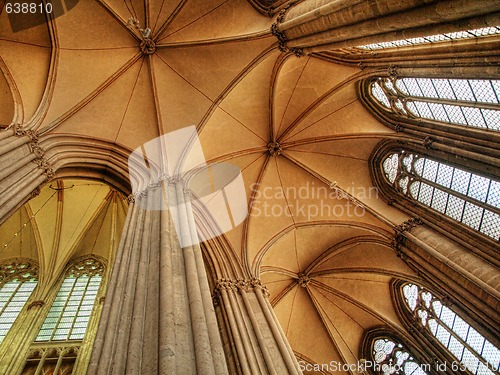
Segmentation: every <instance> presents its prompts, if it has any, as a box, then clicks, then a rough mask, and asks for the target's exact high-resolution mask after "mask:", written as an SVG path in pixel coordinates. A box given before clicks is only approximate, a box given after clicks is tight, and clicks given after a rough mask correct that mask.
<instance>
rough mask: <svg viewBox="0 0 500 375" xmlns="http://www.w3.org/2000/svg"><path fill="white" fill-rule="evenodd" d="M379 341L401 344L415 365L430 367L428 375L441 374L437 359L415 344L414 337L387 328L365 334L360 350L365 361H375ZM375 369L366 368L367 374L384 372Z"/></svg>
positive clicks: (383, 327)
mask: <svg viewBox="0 0 500 375" xmlns="http://www.w3.org/2000/svg"><path fill="white" fill-rule="evenodd" d="M378 339H388V340H390V341H393V342H394V343H396V344H400V345H401V346H402V348H401V349H402V350H404V351H406V352H408V353H409V354H410V356H411V357H412V360H413V361H414V362H415V363H417V364H418V365H424V364H425V365H427V364H428V365H429V366H428V367H429V368H426V369H425V372H426V373H427V374H428V375H438V374H439V372H437V371H436V370H435V363H436V362H435V361H436V357H435V356H434V355H433V354H432V353H429V352H427V351H424V350H422V347H421V345H419V343H418V342H415V340H413V338H412V337H410V336H407V335H405V334H404V333H402V332H396V331H395V330H393V329H392V328H389V327H386V326H379V327H374V328H370V329H368V330H367V331H366V332H365V333H364V335H363V340H362V342H361V348H360V351H361V356H362V358H363V359H364V360H366V361H373V362H374V361H375V359H374V358H373V346H374V343H375V341H376V340H378ZM373 367H374V366H373V365H372V366H366V368H365V372H366V373H367V374H370V375H380V374H382V372H379V371H374V368H373ZM447 373H450V372H447ZM399 374H401V373H399ZM441 374H442V372H441ZM401 375H404V374H401Z"/></svg>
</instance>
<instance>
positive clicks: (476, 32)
mask: <svg viewBox="0 0 500 375" xmlns="http://www.w3.org/2000/svg"><path fill="white" fill-rule="evenodd" d="M494 34H500V26H492V27H483V28H480V29H473V30H467V31H458V32H453V33H446V34H436V35H429V36H425V37H417V38H409V39H401V40H394V41H391V42H380V43H373V44H366V45H363V46H358V47H357V48H361V49H366V50H377V49H383V48H394V47H400V46H411V45H416V44H425V43H438V42H444V41H449V40H455V39H468V38H477V37H482V36H488V35H494Z"/></svg>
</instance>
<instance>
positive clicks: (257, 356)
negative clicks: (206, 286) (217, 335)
mask: <svg viewBox="0 0 500 375" xmlns="http://www.w3.org/2000/svg"><path fill="white" fill-rule="evenodd" d="M214 299H215V301H216V304H217V306H218V308H217V312H218V314H219V316H220V321H224V322H225V325H226V330H227V333H228V336H229V337H228V340H229V342H230V343H229V344H230V345H228V346H230V347H233V348H234V352H235V353H236V355H235V356H234V357H235V359H234V360H233V361H232V362H233V363H232V365H233V366H231V367H232V372H234V373H238V374H244V375H247V374H248V375H253V374H276V375H278V374H301V373H302V371H301V370H300V367H299V364H298V362H297V359H296V358H295V355H294V353H293V351H292V349H291V347H290V345H289V344H288V340H287V338H286V336H285V334H284V332H283V330H282V329H281V326H280V324H279V322H278V319H277V318H276V316H275V314H274V311H273V308H272V306H271V304H270V302H269V300H268V293H267V290H266V289H265V287H263V286H262V285H261V283H260V281H259V280H257V279H250V280H244V279H238V280H229V279H220V280H218V281H217V282H216V284H215V288H214Z"/></svg>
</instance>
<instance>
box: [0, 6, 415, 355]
mask: <svg viewBox="0 0 500 375" xmlns="http://www.w3.org/2000/svg"><path fill="white" fill-rule="evenodd" d="M145 3H146V4H147V5H148V6H147V8H146V9H145V8H144V7H143V6H142V4H143V2H142V1H132V2H128V3H127V5H128V6H127V5H126V3H125V2H123V1H120V0H108V1H104V0H95V1H94V0H88V1H87V0H82V1H80V2H79V3H78V4H77V5H76V6H75V7H74V8H73V9H71V10H70V11H68V12H67V13H66V14H65V15H63V16H60V17H58V18H56V19H54V20H53V21H52V22H50V23H49V24H43V25H40V26H37V27H34V28H31V29H27V30H24V31H21V32H18V33H12V31H11V30H10V26H9V23H8V22H9V21H8V17H7V15H6V14H5V12H3V13H2V14H0V69H1V71H2V73H3V74H2V75H0V95H1V98H0V103H1V104H0V106H1V107H0V126H2V127H4V128H5V127H8V126H11V127H12V126H15V125H22V126H24V127H25V128H27V129H30V130H34V131H36V132H37V134H38V139H39V141H38V142H39V144H40V145H41V147H42V148H44V149H45V156H44V157H45V158H47V160H49V161H52V163H53V164H54V165H56V166H58V168H55V177H54V179H55V180H57V179H58V178H60V177H66V178H69V177H71V178H75V179H93V180H95V179H100V180H101V181H106V182H109V183H110V184H111V185H112V186H114V188H117V189H118V190H121V191H120V193H121V194H123V195H126V194H128V193H130V191H128V190H127V187H126V186H124V184H123V182H122V181H116V180H114V178H113V176H114V174H113V173H116V174H120V173H121V174H122V175H123V172H122V171H119V172H116V171H114V168H115V165H114V164H113V162H111V161H109V163H108V162H107V158H109V160H111V158H112V154H113V152H115V151H116V150H117V149H119V150H122V151H123V153H125V154H126V153H127V152H131V151H132V150H134V149H136V148H137V147H139V146H141V145H142V144H143V143H145V142H147V141H149V140H151V139H153V138H155V137H158V136H159V135H162V134H166V133H168V132H171V131H174V130H177V129H180V128H183V127H186V126H190V125H196V126H197V129H198V132H199V136H200V140H201V142H202V146H203V150H204V153H205V157H206V159H207V161H208V162H215V161H228V162H230V163H232V164H235V165H237V166H238V167H239V168H240V169H241V171H242V174H243V178H244V181H245V187H246V193H247V200H248V203H249V217H248V219H247V220H246V221H245V222H244V223H243V224H241V225H240V226H238V227H237V228H235V229H234V230H232V231H231V232H228V233H226V234H225V235H224V240H225V241H226V242H225V243H226V245H227V246H226V249H225V252H226V253H225V257H226V259H221V262H228V264H229V263H231V262H232V263H231V266H230V267H229V266H228V267H227V268H231V269H232V270H233V271H232V272H231V274H224V273H223V272H219V271H216V272H219V273H216V274H210V275H209V278H211V280H213V281H215V280H217V279H220V278H224V277H230V278H234V279H236V278H243V279H250V278H259V279H261V280H262V282H263V284H264V285H266V286H267V288H268V290H269V292H270V301H271V304H272V305H273V307H274V309H275V312H276V315H277V317H278V319H279V321H280V323H281V325H282V327H283V330H284V331H285V333H286V335H287V337H288V339H289V342H290V345H291V347H292V349H293V350H294V352H295V354H296V356H297V357H298V358H299V359H303V360H305V361H308V362H311V363H328V362H329V361H331V360H335V361H339V362H354V361H356V360H357V359H359V358H360V356H361V353H360V345H361V341H362V336H363V333H364V332H365V330H366V329H368V328H370V327H375V326H380V325H387V326H391V327H393V328H394V329H395V330H398V329H401V330H403V327H402V324H401V322H400V321H399V319H398V317H397V314H396V311H395V309H394V307H393V302H392V299H391V295H390V281H391V279H392V278H393V277H401V278H405V279H409V280H414V281H418V280H419V276H417V275H416V274H415V272H414V271H412V270H411V269H410V268H409V267H408V266H407V265H406V264H405V263H404V262H403V260H402V259H401V258H399V257H398V256H397V254H396V252H395V251H394V250H393V248H392V247H391V239H392V237H393V233H392V228H393V226H394V225H397V224H400V223H401V222H403V221H405V220H406V219H408V216H406V215H404V214H403V213H401V212H399V211H398V210H396V209H394V208H391V207H390V206H388V205H386V204H385V203H384V202H383V201H382V200H381V199H379V198H378V197H377V195H376V193H375V191H374V190H373V184H372V181H371V178H370V170H369V164H368V159H369V156H370V154H371V153H372V150H373V149H374V147H375V145H376V144H377V143H379V142H380V141H381V140H384V139H391V138H395V132H394V131H392V130H391V129H389V128H387V127H385V126H384V125H383V124H382V123H380V122H379V121H377V120H376V119H375V118H374V117H373V116H372V115H370V114H369V112H368V111H367V110H366V109H365V108H364V107H363V105H362V104H361V103H360V101H359V100H358V97H357V94H356V88H355V83H356V82H357V81H358V80H359V79H361V78H363V77H365V75H366V73H365V72H364V71H363V70H362V69H361V68H357V67H352V66H346V65H340V64H336V63H333V62H331V61H327V60H325V59H321V58H318V57H313V56H304V57H300V58H298V57H296V56H295V55H293V54H291V53H283V52H281V51H280V50H279V49H278V45H277V42H276V39H275V38H274V37H273V36H272V35H271V33H270V27H271V24H272V22H273V19H271V18H269V17H266V16H263V15H262V14H260V13H258V12H257V11H256V10H255V9H254V8H253V7H252V6H251V4H250V3H249V2H248V1H246V0H229V1H228V0H226V1H223V0H207V1H202V2H196V1H193V0H190V1H172V2H162V1H160V0H158V1H156V0H151V1H148V2H145ZM131 17H133V18H135V19H137V20H138V21H139V27H141V28H145V27H149V28H150V29H151V36H150V38H151V40H152V41H153V42H154V44H153V43H151V42H149V41H148V42H147V43H148V47H147V48H146V47H144V41H143V40H142V39H141V35H140V32H139V31H138V29H137V28H135V27H133V26H132V27H131V26H130V25H129V24H128V20H129V19H130V18H131ZM141 44H143V46H142V48H141ZM66 140H71V142H75V143H78V142H82V143H85V144H86V145H88V150H89V151H86V153H83V152H80V151H75V152H74V154H71V152H70V150H66V149H65V151H64V152H66V154H67V155H69V156H61V157H60V159H59V154H58V153H56V152H55V151H53V152H52V151H51V150H53V149H54V150H55V149H57V147H63V146H61V145H62V144H63V143H64V141H66ZM101 143H105V144H107V145H110V147H108V148H104V147H100V145H101ZM93 152H95V153H96V154H99V155H100V156H99V157H100V158H101V159H100V160H104V161H103V162H102V163H101V164H100V166H99V167H93V168H92V169H89V168H87V166H86V161H87V159H89V158H90V159H91V158H92V157H93ZM120 152H121V151H120ZM62 154H63V152H61V155H62ZM66 154H65V155H66ZM65 158H66V159H71V161H67V160H66V159H65ZM55 180H54V181H52V184H55V183H56V182H55ZM79 181H80V183H82V184H83V182H81V180H74V181H73V180H64V182H57V183H58V184H61V185H62V184H64V186H68V185H71V184H75V185H76V184H78V183H79ZM84 181H86V182H85V183H89V182H88V181H91V180H84ZM49 189H50V187H48V186H46V187H45V188H44V189H42V193H41V194H40V196H38V197H36V198H34V199H33V201H31V202H30V203H27V204H26V205H25V206H24V207H22V208H20V209H19V210H18V211H17V212H16V213H15V214H14V215H13V216H11V219H10V220H9V221H7V222H6V224H5V225H4V226H3V227H2V232H1V233H2V237H1V238H2V240H4V238H7V237H6V236H7V233H10V232H14V231H15V228H16V223H17V220H18V219H17V218H19V220H20V221H22V218H23V217H26V215H29V210H31V211H33V210H35V209H36V207H37V206H40V204H41V203H40V202H44V199H45V197H46V196H47V194H49V193H50V192H51V190H49ZM103 189H106V190H108V189H109V188H108V187H105V188H103ZM301 189H302V190H301ZM81 191H82V192H81V193H80V194H79V195H78V196H71V189H68V192H64V193H61V192H59V194H64V196H65V198H64V199H65V203H64V205H65V206H66V205H67V206H68V207H70V206H71V205H72V204H73V205H75V206H80V207H81V205H84V204H85V202H86V201H89V199H90V201H92V196H93V194H96V192H95V188H88V189H82V190H81ZM98 194H99V197H100V198H99V202H102V206H101V207H108V206H106V204H107V203H106V202H107V200H108V199H110V198H109V196H106V194H104V192H99V193H98ZM66 196H67V197H66ZM92 204H93V209H94V206H95V207H97V206H98V202H97V201H95V202H93V203H92ZM113 204H115V205H117V207H118V208H116V207H115V209H116V210H118V212H120V217H121V219H120V222H121V223H122V222H123V216H124V212H125V210H126V208H125V205H126V203H125V202H124V201H123V200H120V201H119V203H116V202H115V203H113ZM109 207H111V206H109ZM109 207H108V208H107V209H111V208H109ZM55 210H56V208H55V207H47V208H44V209H43V210H42V211H40V214H39V215H38V216H37V218H36V220H34V221H33V222H32V223H31V224H30V228H29V235H27V237H29V238H30V240H29V241H24V242H23V243H22V244H21V243H17V242H16V244H15V246H14V245H12V246H11V245H9V246H8V250H7V251H4V252H3V253H2V254H0V256H1V257H2V258H4V257H10V256H23V257H29V258H33V259H36V260H38V262H40V263H42V259H48V258H50V252H58V253H57V256H56V258H57V261H56V263H57V264H60V265H61V267H62V265H63V264H64V263H65V261H67V259H69V258H71V257H73V256H76V255H77V253H78V251H79V246H77V245H78V242H77V241H73V242H72V243H71V244H69V245H68V246H67V248H65V249H64V251H60V252H59V250H58V249H57V246H52V245H50V244H45V242H44V241H45V240H44V238H45V237H49V236H51V235H52V232H51V230H49V229H47V228H46V227H47V226H48V223H50V222H51V220H55V219H54V218H55V217H58V216H57V214H56V212H55ZM69 210H73V211H72V212H77V210H76V208H75V209H73V208H69ZM96 210H97V209H94V212H95V213H97V211H96ZM102 215H104V216H102ZM102 215H101V216H100V215H99V214H95V215H93V214H91V213H90V212H84V214H82V216H81V218H82V222H81V223H78V228H77V230H79V231H82V230H83V229H82V228H91V227H92V225H93V224H92V223H91V221H92V220H97V219H98V218H99V217H101V218H102V220H109V219H110V217H111V216H110V215H106V214H102ZM57 220H61V221H60V222H59V224H60V225H61V228H62V231H63V233H61V234H60V235H61V236H64V235H66V236H68V235H70V233H71V231H74V230H75V227H74V226H72V225H67V226H65V221H66V220H69V218H66V217H58V219H57ZM121 225H123V224H121ZM64 231H68V232H66V233H65V232H64ZM4 232H5V234H4ZM36 233H38V234H36ZM109 233H111V232H109ZM37 236H39V238H40V239H39V240H36V239H35V238H36V237H37ZM30 241H31V242H30ZM35 243H36V245H35ZM27 246H29V247H30V249H29V250H27V249H26V247H27ZM35 249H37V251H38V253H37V251H35ZM110 264H112V261H110ZM219 266H220V267H219V268H223V267H222V265H219Z"/></svg>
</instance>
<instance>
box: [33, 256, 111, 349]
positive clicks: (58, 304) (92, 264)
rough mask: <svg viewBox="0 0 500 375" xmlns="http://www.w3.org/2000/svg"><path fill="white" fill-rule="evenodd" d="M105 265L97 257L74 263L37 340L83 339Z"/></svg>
mask: <svg viewBox="0 0 500 375" xmlns="http://www.w3.org/2000/svg"><path fill="white" fill-rule="evenodd" d="M103 269H104V268H103V265H102V264H101V263H100V262H99V261H97V260H96V259H94V258H89V259H84V260H82V261H80V262H79V263H77V264H75V265H74V266H73V267H71V269H70V270H69V271H68V273H67V276H66V278H65V279H64V281H63V283H62V285H61V287H60V288H59V292H58V293H57V296H56V298H55V300H54V302H53V303H52V306H51V308H50V311H49V313H48V315H47V317H46V318H45V321H44V322H43V325H42V328H41V329H40V333H39V334H38V336H37V338H36V340H35V341H67V340H82V339H83V337H84V335H85V331H86V329H87V325H88V323H89V320H90V316H91V313H92V309H93V307H94V302H95V299H96V296H97V292H98V290H99V285H100V284H101V279H102V275H103Z"/></svg>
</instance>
